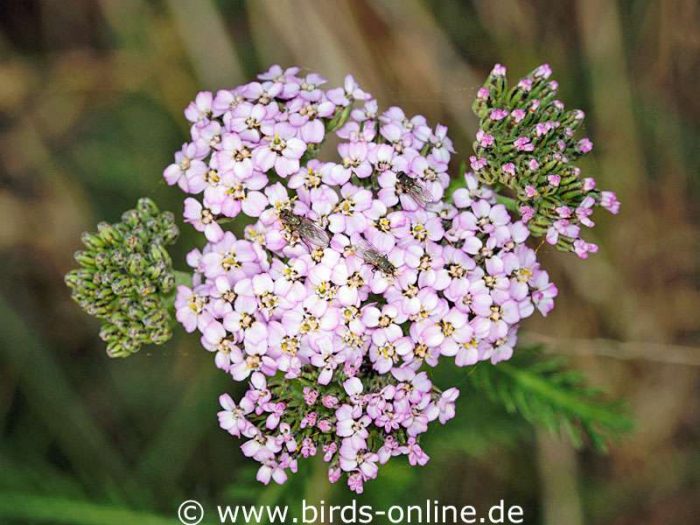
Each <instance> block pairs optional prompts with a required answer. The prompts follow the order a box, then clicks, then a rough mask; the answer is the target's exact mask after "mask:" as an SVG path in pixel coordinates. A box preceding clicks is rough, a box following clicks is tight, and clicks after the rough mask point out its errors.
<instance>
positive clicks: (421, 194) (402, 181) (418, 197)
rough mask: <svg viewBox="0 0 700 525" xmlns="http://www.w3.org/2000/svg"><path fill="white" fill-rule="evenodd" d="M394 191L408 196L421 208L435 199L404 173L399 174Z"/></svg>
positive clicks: (423, 187)
mask: <svg viewBox="0 0 700 525" xmlns="http://www.w3.org/2000/svg"><path fill="white" fill-rule="evenodd" d="M396 189H397V190H398V192H399V193H403V194H404V195H408V196H409V197H411V199H413V201H414V202H415V203H416V204H418V206H420V207H421V208H425V207H426V206H427V205H428V204H429V203H431V202H434V201H435V197H433V195H432V194H431V193H430V191H429V190H428V189H427V188H426V187H425V186H423V185H422V184H421V183H420V182H418V181H417V180H415V179H412V178H411V177H409V176H408V175H406V174H405V173H401V174H400V175H399V177H398V180H397V181H396Z"/></svg>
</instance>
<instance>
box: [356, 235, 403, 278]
mask: <svg viewBox="0 0 700 525" xmlns="http://www.w3.org/2000/svg"><path fill="white" fill-rule="evenodd" d="M355 251H356V252H357V255H359V256H360V258H361V259H362V260H363V261H364V262H365V263H367V264H369V265H370V266H372V267H373V268H374V269H375V270H379V271H380V272H382V273H383V274H385V275H389V276H393V275H396V266H394V265H393V264H392V262H391V261H390V260H389V258H388V257H387V256H386V255H383V254H382V253H380V252H379V250H377V249H376V248H375V247H374V246H372V245H371V244H369V243H367V242H365V241H360V242H358V243H356V244H355Z"/></svg>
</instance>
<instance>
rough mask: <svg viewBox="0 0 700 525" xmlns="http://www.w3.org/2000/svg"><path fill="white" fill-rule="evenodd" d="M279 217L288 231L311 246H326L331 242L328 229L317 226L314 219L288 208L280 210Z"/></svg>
mask: <svg viewBox="0 0 700 525" xmlns="http://www.w3.org/2000/svg"><path fill="white" fill-rule="evenodd" d="M279 217H280V221H282V225H283V226H284V227H285V228H286V229H287V231H289V232H290V233H291V234H292V235H294V236H296V237H298V238H299V239H301V240H302V241H303V242H304V243H305V244H306V245H307V246H309V247H310V248H311V247H313V248H325V247H327V246H328V244H329V243H330V237H329V236H328V233H326V230H324V229H323V228H320V227H319V226H317V225H316V224H315V223H314V222H313V221H312V220H310V219H307V218H306V217H303V216H301V215H296V214H295V213H293V212H292V211H291V210H287V209H283V210H280V212H279Z"/></svg>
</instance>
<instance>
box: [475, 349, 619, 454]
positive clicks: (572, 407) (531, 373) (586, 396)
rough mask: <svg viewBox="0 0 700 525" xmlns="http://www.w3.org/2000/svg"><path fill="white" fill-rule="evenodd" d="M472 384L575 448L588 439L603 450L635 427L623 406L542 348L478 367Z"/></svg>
mask: <svg viewBox="0 0 700 525" xmlns="http://www.w3.org/2000/svg"><path fill="white" fill-rule="evenodd" d="M469 380H470V382H471V384H472V385H473V386H474V387H475V388H476V389H477V390H479V391H482V392H484V393H486V395H488V396H489V398H490V399H491V400H493V401H495V402H497V403H500V404H502V405H503V406H504V407H505V409H506V410H507V411H508V412H511V413H518V414H520V415H521V416H522V417H523V418H525V419H526V420H527V421H529V422H530V423H532V424H536V425H542V426H543V427H545V428H547V429H549V430H550V431H553V432H559V433H563V434H567V435H568V436H569V437H570V438H571V441H572V442H573V444H574V445H575V446H576V447H580V446H581V445H582V444H583V441H584V437H587V438H588V439H589V440H590V441H591V443H592V444H593V446H594V447H595V448H596V449H598V450H601V451H604V450H606V449H607V444H608V442H609V440H610V439H611V438H614V437H617V436H619V435H620V434H622V433H624V432H628V431H629V430H630V429H631V428H632V421H631V420H630V418H629V416H628V415H627V412H626V410H625V408H624V407H623V406H622V405H621V403H619V402H615V401H610V400H607V399H605V397H604V396H603V395H602V393H601V391H600V390H598V389H596V388H592V387H590V386H588V385H587V384H586V382H585V379H584V377H583V375H582V374H581V373H579V372H577V371H573V370H568V369H567V368H566V366H565V362H564V360H563V359H561V358H552V357H546V356H543V355H542V352H541V349H540V348H538V347H533V348H529V349H522V348H521V349H520V350H519V351H518V352H517V354H516V357H515V358H513V359H512V360H511V361H508V362H502V363H499V364H497V365H495V366H494V365H491V364H490V363H484V364H482V365H478V366H476V367H475V368H474V369H473V372H472V373H471V374H469Z"/></svg>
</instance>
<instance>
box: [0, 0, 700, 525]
mask: <svg viewBox="0 0 700 525" xmlns="http://www.w3.org/2000/svg"><path fill="white" fill-rule="evenodd" d="M699 15H700V5H699V4H698V3H697V2H695V1H693V0H637V1H632V0H617V1H616V0H579V1H571V0H562V1H556V0H537V1H517V0H498V1H488V0H481V1H458V0H442V1H427V0H327V1H323V0H277V1H275V0H251V1H247V2H244V1H234V0H232V1H225V0H217V1H215V0H199V1H195V0H158V1H155V0H154V1H147V0H100V1H97V0H95V1H92V0H70V1H66V0H3V1H2V2H0V269H1V271H0V375H1V376H0V377H1V378H2V379H1V380H0V428H1V429H2V441H1V442H0V521H2V522H3V523H5V522H10V523H34V522H42V523H44V522H57V523H127V522H140V523H147V522H148V520H149V519H151V520H155V521H152V523H154V524H155V523H160V522H159V521H157V520H158V516H165V517H166V520H165V521H163V523H169V522H173V520H172V518H173V516H174V509H175V508H176V507H177V502H179V501H181V500H182V499H185V497H199V498H200V499H202V501H212V502H220V503H221V502H226V503H229V502H230V503H235V502H239V501H250V502H278V501H295V498H298V497H300V496H301V495H303V494H307V495H314V496H318V495H319V491H323V490H328V491H329V492H328V493H327V494H325V495H326V497H327V499H333V498H336V499H337V500H339V501H340V500H342V499H343V498H345V497H346V496H345V495H344V494H343V491H342V490H339V489H337V488H334V489H328V488H327V487H326V484H325V482H324V481H323V480H322V479H317V478H315V477H314V476H317V475H316V474H314V473H313V472H311V471H309V472H306V471H304V472H302V473H301V474H300V476H299V480H298V481H295V482H294V483H291V484H289V485H287V486H285V487H283V488H278V487H272V488H268V489H263V488H261V487H258V486H257V484H256V483H255V482H254V481H252V479H253V474H254V471H253V470H251V468H252V465H250V464H249V463H248V462H245V461H243V460H242V458H241V454H240V453H239V451H238V448H237V444H236V442H235V440H231V439H229V438H228V437H227V436H226V435H225V434H224V433H223V432H221V431H220V430H219V429H218V428H217V425H216V417H215V412H216V410H217V405H216V397H217V395H218V394H219V393H220V392H223V391H226V390H227V389H229V390H230V383H229V382H228V381H227V379H226V378H225V377H221V376H220V374H218V373H217V371H216V370H215V369H214V368H213V366H212V365H211V359H210V356H209V355H207V354H206V353H205V352H203V350H202V349H201V348H200V347H199V346H198V342H197V341H196V340H195V339H194V338H187V337H182V336H180V337H178V338H176V339H175V340H174V341H173V342H171V343H170V344H169V345H167V346H166V347H164V348H156V349H149V350H148V351H147V352H142V353H141V354H140V355H137V356H134V357H132V358H131V359H129V360H126V361H112V360H109V359H108V358H107V357H106V356H105V355H104V353H103V349H102V345H101V343H100V341H99V339H98V338H97V335H96V332H97V329H96V328H97V327H96V324H95V323H94V322H93V321H92V320H91V319H89V318H88V317H87V316H85V315H83V314H82V313H81V312H80V310H79V309H78V307H77V306H75V305H74V304H72V303H71V302H70V300H69V296H68V293H67V290H66V288H65V287H64V285H63V281H62V275H63V274H64V273H65V272H66V271H67V270H68V269H69V268H70V267H71V266H72V253H73V251H74V250H75V249H77V248H78V246H79V235H80V233H81V232H82V231H84V230H88V229H92V228H93V226H94V224H95V223H96V222H97V221H98V220H116V219H117V218H118V216H119V214H120V212H121V211H122V210H124V209H126V208H129V207H132V206H133V205H134V203H135V201H136V199H137V198H138V197H139V196H141V195H147V196H150V197H152V198H154V199H155V200H156V201H157V202H158V203H159V204H160V205H161V207H162V208H166V209H171V210H174V211H176V212H179V211H180V207H181V197H180V195H179V194H178V192H177V191H176V190H173V189H170V188H167V186H165V185H164V184H163V183H162V182H161V172H162V169H163V167H164V166H165V165H166V164H167V163H169V162H170V159H171V156H172V153H173V152H174V151H175V150H176V149H177V148H179V146H180V144H181V143H182V142H184V140H185V138H186V136H187V126H186V122H185V120H184V118H183V117H182V110H183V108H184V107H185V105H186V104H187V102H188V101H189V100H190V99H191V98H193V96H194V94H195V93H196V92H197V91H198V90H200V89H204V88H209V89H212V88H214V89H215V88H221V87H232V86H235V85H237V84H239V83H242V82H245V81H247V80H249V79H251V78H252V77H253V76H254V75H255V74H256V73H257V72H259V71H263V70H266V69H267V68H268V66H269V65H271V64H273V63H280V64H282V65H292V64H297V65H300V66H303V67H304V68H308V69H310V70H313V71H317V72H319V73H320V74H322V75H324V76H326V77H327V78H329V80H330V81H331V82H332V83H335V84H337V83H339V82H341V80H342V78H343V76H344V75H345V73H347V72H351V73H352V74H353V75H354V76H355V77H356V78H357V79H358V80H359V81H360V83H361V85H362V86H363V87H364V88H366V89H368V90H369V91H371V92H372V93H373V94H374V95H375V96H376V97H377V98H378V99H379V101H380V104H383V105H384V106H385V107H387V106H389V105H400V106H402V107H403V108H404V109H405V110H407V112H409V113H423V114H425V115H426V116H427V117H428V119H429V120H430V121H431V122H433V123H435V122H443V123H446V124H448V125H449V127H450V135H451V136H452V138H453V140H454V141H455V143H456V146H457V149H458V154H459V157H460V158H461V157H464V156H466V155H468V153H469V150H470V144H471V140H472V139H471V137H472V136H473V133H474V132H475V119H474V117H473V115H472V114H471V111H470V109H469V108H470V105H471V99H472V98H473V96H474V94H475V93H476V90H477V88H478V87H479V85H480V83H481V82H482V81H483V79H484V78H485V76H486V74H487V73H488V71H489V70H490V68H491V67H492V65H493V63H495V62H500V63H503V64H505V65H507V66H508V68H509V73H510V74H511V75H520V74H525V73H526V72H527V71H529V70H530V69H532V68H533V67H535V66H537V65H538V64H540V63H542V62H548V63H550V64H551V65H552V67H553V69H554V72H555V78H556V79H557V80H559V82H560V86H561V92H562V99H563V100H564V101H566V102H567V104H568V105H570V106H576V107H580V108H582V109H584V110H585V111H586V113H587V115H588V119H587V132H588V133H589V134H590V136H591V137H592V138H593V140H594V142H595V145H596V148H595V150H594V154H593V155H591V156H590V157H589V158H588V160H586V162H585V163H584V165H583V169H584V170H585V171H586V172H587V173H588V174H590V175H592V176H595V177H596V178H597V179H598V182H599V185H600V186H601V187H605V188H609V189H612V190H615V191H616V192H617V193H618V195H619V197H620V200H621V201H622V203H623V207H622V212H621V214H620V215H619V216H617V217H609V216H603V215H602V214H601V215H600V216H599V217H598V219H599V227H597V228H596V230H595V232H593V234H592V240H595V241H596V242H598V243H599V244H600V245H601V251H600V253H599V254H597V255H596V256H594V257H593V258H591V259H589V260H588V261H578V260H576V258H575V257H573V256H566V255H563V254H560V253H555V252H548V253H545V255H544V259H545V263H546V264H547V266H548V267H549V268H550V269H551V273H552V274H553V278H554V280H555V282H556V283H557V284H558V285H559V288H560V297H559V299H558V304H557V307H556V309H555V312H554V313H553V315H552V316H551V317H550V318H548V319H547V320H546V322H544V321H543V320H541V319H537V320H532V321H528V325H527V326H526V329H527V333H528V335H527V337H528V338H529V339H530V340H545V341H548V342H550V346H549V348H550V350H551V351H552V352H555V353H562V354H566V355H570V356H571V358H572V360H573V363H574V364H575V365H576V366H578V367H580V368H582V369H584V370H585V372H586V374H587V375H588V377H589V378H590V380H591V382H592V383H594V384H596V385H599V386H602V387H604V388H606V389H607V390H608V391H609V392H610V393H611V394H612V395H614V396H617V397H620V398H624V399H625V400H627V402H628V404H629V406H630V409H631V412H632V413H633V414H634V417H635V419H636V426H637V428H636V431H635V432H634V433H633V434H631V435H629V436H627V437H625V438H624V439H623V440H621V441H620V442H619V443H617V444H615V445H614V446H613V447H612V450H611V453H610V455H609V456H600V455H597V454H594V453H592V452H590V451H586V450H583V451H581V452H576V451H574V450H573V449H572V448H571V447H570V446H569V445H568V444H566V443H565V442H562V441H560V440H558V439H556V438H554V437H552V436H549V435H547V434H544V433H539V432H533V431H531V430H529V429H528V428H524V427H522V426H521V425H518V424H516V423H514V422H513V421H512V420H511V419H510V418H507V417H503V416H499V415H495V414H494V413H493V411H492V410H490V409H489V407H488V405H487V404H484V403H483V402H481V401H479V400H463V399H460V403H461V405H460V406H459V407H458V408H459V410H460V411H461V415H460V417H459V418H458V420H456V421H455V422H454V425H453V427H452V428H450V426H449V425H448V427H445V428H444V429H443V428H440V429H435V430H434V431H433V435H432V436H431V441H430V442H429V444H428V445H427V446H426V448H427V451H428V453H429V454H430V455H431V456H433V461H432V462H431V463H430V464H429V465H428V466H427V467H425V468H424V469H423V470H421V471H420V472H418V473H416V472H413V471H414V470H416V469H409V468H408V467H407V466H406V465H400V466H397V467H392V468H389V469H387V471H386V473H385V474H383V475H382V476H381V477H380V479H379V480H378V481H376V482H374V483H373V484H370V486H368V493H367V495H366V496H365V498H366V499H367V501H372V502H375V504H377V505H380V504H382V505H391V504H393V503H401V502H406V501H407V502H411V501H412V498H414V497H415V494H421V497H422V496H423V495H425V496H426V497H435V498H438V499H440V500H441V501H442V502H444V503H462V504H475V505H481V506H487V505H490V504H492V503H494V502H497V501H498V499H501V498H504V499H506V501H507V502H508V503H517V504H522V505H523V506H525V507H526V514H527V516H528V519H527V520H526V522H527V523H542V524H545V525H580V524H584V523H586V524H589V523H590V524H601V525H602V524H606V525H608V524H610V525H612V524H614V525H625V524H636V525H637V524H660V525H661V524H662V525H676V524H678V525H686V524H690V523H693V522H696V520H697V516H698V515H700V497H698V495H699V494H700V454H699V446H700V397H699V395H698V394H700V388H699V386H700V382H699V381H698V379H699V377H700V375H699V374H698V371H699V370H700V323H699V321H700V293H699V290H698V285H699V284H700V279H699V274H698V253H699V252H698V211H699V210H698V196H699V194H700V178H698V168H699V167H700V153H699V151H700V150H699V149H698V146H697V145H698V138H699V136H698V117H699V116H700V105H699V104H698V97H697V92H698V88H697V86H698V82H699V81H700V78H699V73H700V65H699V62H698V57H699V56H700V55H699V54H698V51H699V48H700V31H699V29H698V21H699V19H700V17H699ZM183 231H184V235H183V237H182V240H181V242H180V243H179V244H178V249H179V252H178V255H177V257H178V259H176V260H179V261H180V263H181V264H180V266H181V267H182V266H184V264H182V262H183V261H182V257H183V255H184V253H185V251H186V250H187V248H188V247H191V246H192V245H193V244H196V243H199V242H201V241H200V239H199V238H198V237H196V236H194V235H192V232H191V231H190V229H189V228H183ZM475 428H479V429H481V430H482V432H481V433H480V434H478V435H477V433H475V432H474V431H473V429H475ZM320 494H321V495H322V496H323V495H324V493H323V492H321V493H320ZM18 509H19V510H18ZM37 509H44V511H41V510H39V511H37ZM46 509H49V510H48V511H47V510H46ZM115 509H122V511H123V512H132V513H133V514H117V515H116V517H115V515H113V514H110V512H118V510H115ZM42 512H44V513H43V514H42ZM47 512H48V515H47V514H46V513H47ZM76 516H79V517H81V518H80V519H77V518H75V517H76ZM135 516H137V517H138V519H137V518H135ZM168 519H169V520H170V521H167V520H168ZM110 520H111V521H110ZM134 520H136V521H134Z"/></svg>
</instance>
